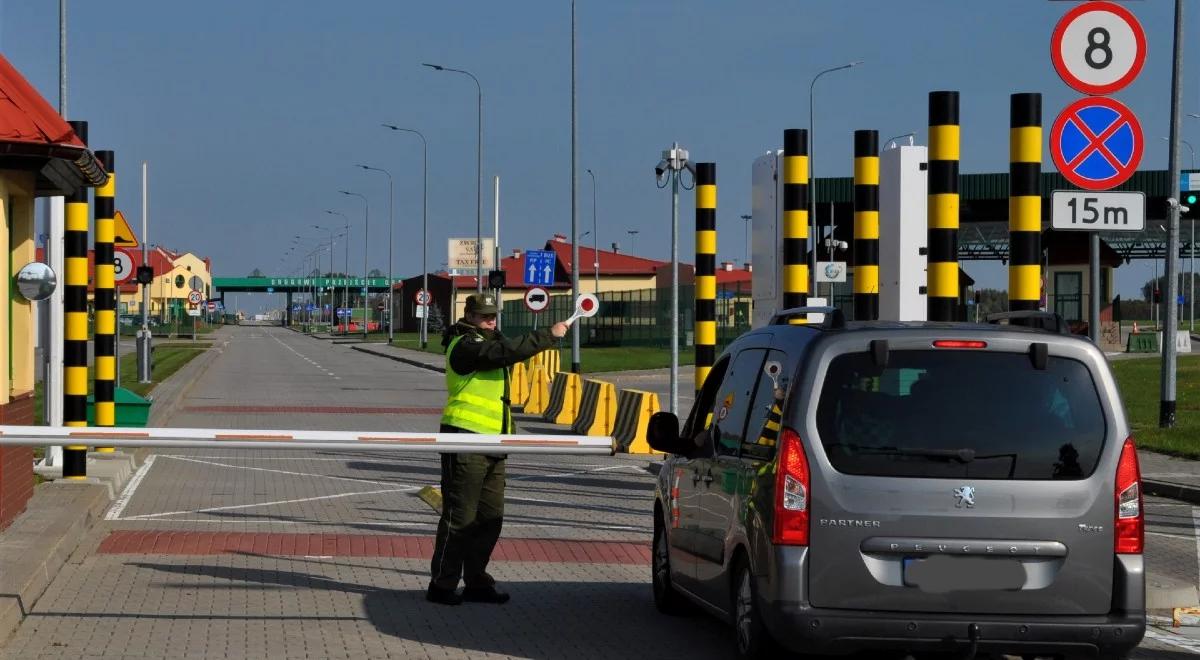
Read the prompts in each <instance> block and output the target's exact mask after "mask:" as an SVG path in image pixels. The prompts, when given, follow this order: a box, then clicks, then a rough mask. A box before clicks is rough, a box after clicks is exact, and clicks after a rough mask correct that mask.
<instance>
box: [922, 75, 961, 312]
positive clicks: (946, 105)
mask: <svg viewBox="0 0 1200 660" xmlns="http://www.w3.org/2000/svg"><path fill="white" fill-rule="evenodd" d="M958 157H959V125H958V92H930V93H929V214H928V219H929V224H928V227H929V234H928V240H929V243H928V245H929V247H928V255H929V261H928V271H927V275H928V287H927V289H926V294H927V295H928V298H927V300H926V310H927V311H928V317H929V320H930V321H953V320H954V319H955V317H956V316H957V312H958V202H959V197H958Z"/></svg>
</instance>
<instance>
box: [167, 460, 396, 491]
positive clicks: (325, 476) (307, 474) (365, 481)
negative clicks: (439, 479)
mask: <svg viewBox="0 0 1200 660" xmlns="http://www.w3.org/2000/svg"><path fill="white" fill-rule="evenodd" d="M161 456H162V457H163V458H173V459H175V460H177V461H186V462H188V463H202V464H204V465H215V466H217V467H227V468H231V469H234V470H251V471H254V472H273V473H275V474H286V475H290V476H293V477H320V478H322V479H333V480H334V481H353V482H354V483H356V484H370V485H372V486H391V487H393V488H395V487H396V486H406V487H409V488H419V486H409V485H408V484H396V483H392V482H388V481H371V480H368V479H354V478H352V477H335V476H333V475H331V474H312V473H310V472H292V471H290V470H272V469H270V468H260V467H250V466H248V465H228V464H225V463H217V462H216V461H201V460H197V459H194V458H188V457H186V456H174V455H171V454H161ZM226 460H228V459H226Z"/></svg>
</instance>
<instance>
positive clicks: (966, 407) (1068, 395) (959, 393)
mask: <svg viewBox="0 0 1200 660" xmlns="http://www.w3.org/2000/svg"><path fill="white" fill-rule="evenodd" d="M817 430H818V432H819V433H820V434H821V437H820V440H821V444H822V445H823V446H824V447H825V453H826V455H827V456H828V457H829V461H830V463H832V464H833V467H834V468H835V469H837V470H838V471H839V472H842V473H845V474H857V475H872V476H887V477H933V478H938V477H942V478H966V477H969V478H972V479H1084V478H1087V477H1088V476H1090V475H1091V474H1092V472H1093V471H1094V470H1095V469H1096V463H1097V462H1098V460H1099V457H1100V451H1101V449H1102V447H1103V445H1104V436H1105V430H1106V427H1105V421H1104V410H1103V408H1102V406H1101V402H1100V395H1099V393H1098V392H1097V389H1096V384H1095V381H1094V380H1093V379H1092V375H1091V373H1090V372H1089V371H1088V369H1087V367H1086V366H1085V365H1084V364H1083V363H1082V362H1078V361H1076V360H1069V359H1065V358H1055V357H1052V358H1050V361H1049V363H1048V364H1047V368H1046V369H1045V370H1044V371H1043V370H1037V369H1034V368H1033V365H1032V364H1031V362H1030V359H1029V356H1028V355H1026V354H1023V353H1002V352H997V351H936V350H927V351H892V352H891V353H889V355H888V361H887V367H886V368H884V369H879V368H877V367H876V366H875V364H874V362H873V360H872V359H871V355H870V353H845V354H842V355H839V356H837V357H835V358H834V359H833V360H832V361H831V363H830V365H829V371H828V373H827V374H826V376H825V383H824V385H823V386H822V388H821V399H820V402H819V404H818V406H817Z"/></svg>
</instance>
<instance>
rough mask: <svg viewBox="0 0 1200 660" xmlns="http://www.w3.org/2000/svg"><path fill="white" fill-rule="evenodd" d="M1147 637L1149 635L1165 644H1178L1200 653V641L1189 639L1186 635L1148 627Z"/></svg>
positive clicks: (1185, 648)
mask: <svg viewBox="0 0 1200 660" xmlns="http://www.w3.org/2000/svg"><path fill="white" fill-rule="evenodd" d="M1146 637H1149V638H1150V639H1153V640H1154V641H1156V642H1162V643H1163V644H1170V645H1171V646H1177V647H1179V648H1181V649H1184V650H1186V651H1190V652H1192V653H1196V654H1200V641H1196V640H1192V639H1189V638H1187V637H1184V636H1183V635H1176V634H1174V633H1166V632H1160V631H1158V630H1155V629H1154V628H1146Z"/></svg>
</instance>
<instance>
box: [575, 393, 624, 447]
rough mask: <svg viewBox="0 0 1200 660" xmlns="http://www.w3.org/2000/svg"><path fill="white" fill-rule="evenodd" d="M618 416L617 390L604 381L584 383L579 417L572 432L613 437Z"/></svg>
mask: <svg viewBox="0 0 1200 660" xmlns="http://www.w3.org/2000/svg"><path fill="white" fill-rule="evenodd" d="M616 416H617V388H616V386H615V385H613V384H612V383H608V382H605V381H602V380H585V381H583V396H582V398H581V399H580V402H579V415H578V416H577V417H576V418H575V423H574V424H572V425H571V432H572V433H576V434H579V435H612V432H613V427H614V426H615V425H616Z"/></svg>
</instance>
